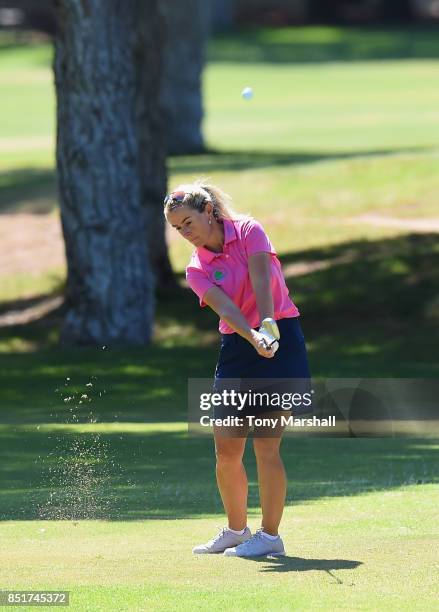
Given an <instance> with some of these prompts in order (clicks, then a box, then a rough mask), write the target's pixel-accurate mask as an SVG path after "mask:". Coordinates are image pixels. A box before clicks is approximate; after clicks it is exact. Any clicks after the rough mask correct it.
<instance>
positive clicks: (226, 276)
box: [186, 217, 300, 334]
mask: <svg viewBox="0 0 439 612" xmlns="http://www.w3.org/2000/svg"><path fill="white" fill-rule="evenodd" d="M223 223H224V246H223V250H222V251H221V252H220V253H214V252H213V251H209V249H206V248H204V247H197V248H196V249H195V250H194V252H193V253H192V257H191V259H190V262H189V264H188V265H187V267H186V280H187V283H188V285H189V287H190V288H191V289H192V291H194V293H196V294H197V295H198V297H199V298H200V306H201V307H204V306H207V304H206V303H205V302H204V301H203V296H204V294H205V293H206V291H207V290H208V289H210V288H211V287H215V286H216V287H219V288H220V289H222V290H223V291H224V293H226V294H227V295H228V296H229V297H230V298H231V300H232V301H233V302H234V303H235V304H236V305H237V306H238V308H239V309H240V310H241V312H242V313H243V315H244V316H245V318H246V319H247V322H248V324H249V326H250V327H252V328H255V327H259V325H260V318H259V312H258V308H257V305H256V298H255V294H254V291H253V286H252V284H251V280H250V275H249V271H248V257H249V255H253V253H260V252H265V253H270V254H271V291H272V294H273V304H274V318H275V319H276V320H278V319H286V318H289V317H297V316H299V315H300V313H299V310H298V309H297V307H296V306H295V304H294V303H293V302H292V300H291V298H290V297H289V291H288V287H287V285H286V284H285V279H284V276H283V274H282V268H281V265H280V261H279V259H278V258H277V253H276V251H275V249H274V247H273V245H272V244H271V242H270V240H269V238H268V236H267V234H266V233H265V231H264V229H263V227H262V225H261V224H260V223H259V222H258V221H256V219H253V218H252V217H245V218H242V219H233V220H232V221H231V220H229V219H224V220H223ZM219 331H220V333H222V334H232V333H234V331H235V330H234V329H232V328H231V327H229V326H228V325H227V323H226V322H225V321H223V320H222V319H220V322H219Z"/></svg>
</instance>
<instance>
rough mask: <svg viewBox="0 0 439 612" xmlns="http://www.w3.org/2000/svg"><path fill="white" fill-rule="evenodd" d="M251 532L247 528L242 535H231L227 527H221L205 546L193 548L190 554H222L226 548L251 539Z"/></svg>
mask: <svg viewBox="0 0 439 612" xmlns="http://www.w3.org/2000/svg"><path fill="white" fill-rule="evenodd" d="M251 535H252V534H251V532H250V529H249V528H248V527H246V528H245V531H244V533H243V534H242V535H237V534H236V533H232V532H231V531H230V530H229V529H228V528H227V527H223V528H222V529H221V531H220V532H219V533H218V534H217V535H216V536H215V537H214V538H212V539H211V540H209V541H208V542H206V544H200V545H199V546H195V548H194V549H193V550H192V552H193V553H194V554H196V555H206V554H218V553H223V552H224V551H225V550H226V548H231V547H233V546H238V545H239V544H242V543H243V542H245V541H246V540H249V539H250V538H251Z"/></svg>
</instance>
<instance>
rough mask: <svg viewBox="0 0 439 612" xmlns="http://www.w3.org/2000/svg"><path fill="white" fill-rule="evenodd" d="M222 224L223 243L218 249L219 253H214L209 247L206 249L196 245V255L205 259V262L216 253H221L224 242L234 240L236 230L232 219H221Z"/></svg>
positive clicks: (216, 254) (210, 259)
mask: <svg viewBox="0 0 439 612" xmlns="http://www.w3.org/2000/svg"><path fill="white" fill-rule="evenodd" d="M223 224H224V245H223V250H222V251H220V252H219V253H214V252H213V251H209V249H206V248H205V247H198V249H197V251H198V255H199V256H200V257H201V258H202V259H203V261H206V262H207V263H210V262H211V261H212V259H214V258H215V257H218V255H222V254H223V252H224V250H225V246H226V244H228V243H229V242H232V241H233V240H236V230H235V226H234V225H233V221H230V219H223Z"/></svg>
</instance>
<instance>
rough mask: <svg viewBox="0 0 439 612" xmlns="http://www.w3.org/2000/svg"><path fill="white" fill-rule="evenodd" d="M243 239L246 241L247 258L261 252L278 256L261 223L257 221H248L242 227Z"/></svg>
mask: <svg viewBox="0 0 439 612" xmlns="http://www.w3.org/2000/svg"><path fill="white" fill-rule="evenodd" d="M242 238H243V240H244V245H245V250H246V253H247V256H249V255H253V254H254V253H261V252H262V253H264V252H265V253H273V254H274V255H276V250H275V249H274V247H273V245H272V244H271V242H270V240H269V238H268V236H267V234H266V233H265V231H264V228H263V227H262V225H261V224H260V223H259V221H256V220H255V219H249V220H248V221H246V222H245V223H244V225H243V226H242Z"/></svg>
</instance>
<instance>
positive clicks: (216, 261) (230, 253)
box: [164, 181, 310, 557]
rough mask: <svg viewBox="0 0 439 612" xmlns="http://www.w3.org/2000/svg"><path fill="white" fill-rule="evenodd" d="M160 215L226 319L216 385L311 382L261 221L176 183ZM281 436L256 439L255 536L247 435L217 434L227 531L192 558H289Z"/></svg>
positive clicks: (218, 197) (194, 284)
mask: <svg viewBox="0 0 439 612" xmlns="http://www.w3.org/2000/svg"><path fill="white" fill-rule="evenodd" d="M164 213H165V217H166V220H167V222H168V223H169V224H170V225H172V226H173V227H174V228H176V229H177V230H178V231H179V233H180V234H181V235H182V236H183V238H185V239H186V240H188V241H189V242H190V243H191V244H193V245H194V247H195V249H194V251H193V253H192V257H191V260H190V262H189V265H188V266H187V268H186V279H187V282H188V284H189V286H190V287H191V289H192V290H193V291H194V292H195V293H196V294H197V296H198V297H199V300H200V306H202V307H203V306H206V305H207V306H210V307H211V308H212V309H213V310H214V311H215V312H216V313H217V314H218V315H219V317H220V321H219V331H220V333H221V348H220V352H219V357H218V363H217V366H216V370H215V384H216V385H217V388H220V386H221V385H220V384H221V381H222V380H224V379H241V380H242V379H243V378H245V379H246V380H247V379H248V380H251V379H253V380H255V379H264V378H267V379H273V378H274V379H276V378H287V379H291V378H296V379H299V378H300V379H309V377H310V374H309V369H308V362H307V355H306V347H305V340H304V337H303V333H302V330H301V328H300V325H299V319H298V317H299V311H298V309H297V307H296V306H295V305H294V303H293V302H292V301H291V299H290V297H289V294H288V288H287V286H286V284H285V280H284V277H283V274H282V270H281V266H280V262H279V260H278V258H277V255H276V251H275V250H274V248H273V245H272V244H271V242H270V240H269V239H268V237H267V235H266V234H265V232H264V229H263V228H262V226H261V224H260V223H258V222H257V221H256V220H255V219H253V218H252V217H249V216H245V215H240V214H237V213H235V212H234V211H233V209H232V208H231V207H230V204H229V198H228V196H226V194H224V193H223V192H222V191H221V190H220V189H219V188H218V187H216V186H213V185H208V184H204V183H203V182H201V181H198V182H195V183H193V184H190V185H180V186H179V187H178V188H177V189H176V190H175V191H173V192H172V193H171V194H170V195H168V196H167V197H166V199H165V207H164ZM265 319H266V320H268V324H269V325H268V329H269V331H270V332H271V334H270V333H269V334H268V335H267V333H266V330H265V328H264V327H263V326H261V323H262V322H263V321H264V320H265ZM273 319H274V320H273ZM259 329H260V331H259ZM276 339H277V340H278V342H276ZM222 408H224V407H219V408H218V409H216V410H215V417H216V416H217V415H220V414H224V412H222V411H221V410H222ZM243 414H245V415H246V416H248V415H253V416H254V417H257V416H261V415H268V416H271V417H275V416H280V415H284V416H285V410H282V409H279V406H277V407H276V406H273V407H271V408H270V407H269V406H268V407H267V406H257V407H255V406H250V407H249V406H247V405H246V406H245V410H244V412H243ZM288 414H290V413H288V412H287V415H288ZM278 421H281V419H278ZM232 429H233V428H232ZM283 429H284V427H283V426H282V425H279V424H277V425H276V428H275V432H274V433H275V435H273V432H272V431H271V432H270V433H268V434H267V435H263V436H260V435H257V436H255V437H254V438H253V448H254V452H255V455H256V463H257V470H258V482H259V495H260V501H261V506H262V524H261V528H260V529H258V530H257V531H256V533H255V534H254V535H253V536H252V534H251V532H250V529H249V528H248V526H247V489H248V486H247V476H246V472H245V469H244V465H243V463H242V458H243V453H244V448H245V443H246V435H247V433H248V430H249V428H247V429H246V428H244V429H243V431H244V433H242V432H241V434H240V435H239V434H238V435H233V431H232V433H231V434H230V429H229V430H228V433H229V434H230V435H224V432H223V431H222V428H221V427H217V426H215V427H214V437H215V451H216V460H217V464H216V477H217V483H218V488H219V491H220V494H221V498H222V501H223V505H224V509H225V512H226V514H227V518H228V526H227V527H224V528H223V529H222V530H221V531H220V532H219V533H218V534H217V535H216V536H215V537H214V538H212V539H211V540H209V541H208V542H207V543H206V544H203V545H200V546H196V547H195V548H194V549H193V552H194V553H202V554H205V553H224V554H225V555H226V556H239V557H254V556H266V555H284V554H285V550H284V545H283V542H282V539H281V537H280V536H279V533H278V528H279V524H280V520H281V517H282V512H283V508H284V505H285V496H286V476H285V470H284V466H283V463H282V460H281V458H280V455H279V447H280V441H281V435H282V431H283Z"/></svg>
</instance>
